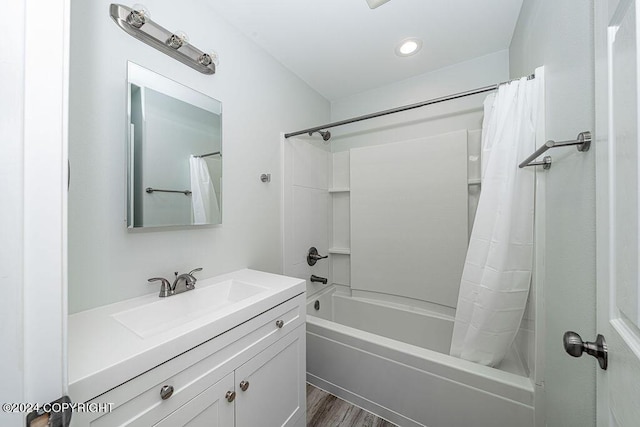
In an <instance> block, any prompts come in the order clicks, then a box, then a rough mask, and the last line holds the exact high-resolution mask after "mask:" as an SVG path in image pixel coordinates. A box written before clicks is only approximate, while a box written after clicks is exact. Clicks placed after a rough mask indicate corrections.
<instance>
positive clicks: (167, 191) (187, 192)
mask: <svg viewBox="0 0 640 427" xmlns="http://www.w3.org/2000/svg"><path fill="white" fill-rule="evenodd" d="M144 191H146V192H147V193H149V194H151V193H153V192H154V191H157V192H159V193H182V194H184V195H185V196H190V195H191V190H160V189H158V188H151V187H147V188H145V189H144Z"/></svg>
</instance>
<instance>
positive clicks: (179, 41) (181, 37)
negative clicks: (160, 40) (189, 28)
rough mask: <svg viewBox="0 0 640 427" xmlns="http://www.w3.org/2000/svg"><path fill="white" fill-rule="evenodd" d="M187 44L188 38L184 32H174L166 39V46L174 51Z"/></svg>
mask: <svg viewBox="0 0 640 427" xmlns="http://www.w3.org/2000/svg"><path fill="white" fill-rule="evenodd" d="M187 43H189V36H187V34H186V33H185V32H184V31H176V32H175V33H173V34H171V36H169V38H168V39H167V46H169V47H172V48H174V49H180V48H181V47H182V46H183V45H185V44H187Z"/></svg>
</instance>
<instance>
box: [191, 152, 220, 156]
mask: <svg viewBox="0 0 640 427" xmlns="http://www.w3.org/2000/svg"><path fill="white" fill-rule="evenodd" d="M218 154H219V155H220V157H222V153H221V152H219V151H216V152H213V153H207V154H201V155H199V156H193V157H209V156H215V155H218Z"/></svg>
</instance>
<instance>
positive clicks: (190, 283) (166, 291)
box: [148, 268, 202, 298]
mask: <svg viewBox="0 0 640 427" xmlns="http://www.w3.org/2000/svg"><path fill="white" fill-rule="evenodd" d="M196 271H202V268H195V269H193V270H191V271H190V272H188V273H182V274H178V272H177V271H176V272H175V273H174V274H175V276H176V278H175V280H174V281H173V284H170V283H169V281H168V280H167V279H165V278H164V277H152V278H151V279H149V280H148V282H149V283H153V282H157V281H160V282H162V284H161V285H160V294H159V296H160V297H161V298H164V297H170V296H172V295H178V294H181V293H183V292H186V291H191V290H193V289H195V288H196V282H197V281H198V279H196V278H195V276H194V275H193V273H195V272H196ZM180 282H184V287H182V288H178V284H179V283H180Z"/></svg>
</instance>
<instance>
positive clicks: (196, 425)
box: [155, 372, 234, 427]
mask: <svg viewBox="0 0 640 427" xmlns="http://www.w3.org/2000/svg"><path fill="white" fill-rule="evenodd" d="M233 382H234V381H233V372H232V373H230V374H229V375H227V376H226V377H224V378H223V379H221V380H220V381H218V382H217V383H215V384H214V385H212V386H211V387H209V388H208V389H206V390H205V391H203V392H202V393H200V394H199V395H197V396H196V397H194V398H193V399H192V400H190V401H189V403H186V404H184V405H182V406H181V407H180V408H178V409H176V410H175V411H174V412H172V413H171V414H170V415H169V416H167V417H166V418H164V419H163V420H162V421H160V422H159V423H157V424H155V427H178V426H189V427H205V426H206V427H218V426H220V427H233V421H234V420H233V418H234V406H233V405H234V402H233V399H231V402H229V401H228V399H227V393H228V392H230V393H232V392H233Z"/></svg>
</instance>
